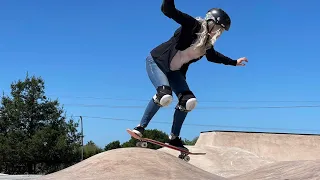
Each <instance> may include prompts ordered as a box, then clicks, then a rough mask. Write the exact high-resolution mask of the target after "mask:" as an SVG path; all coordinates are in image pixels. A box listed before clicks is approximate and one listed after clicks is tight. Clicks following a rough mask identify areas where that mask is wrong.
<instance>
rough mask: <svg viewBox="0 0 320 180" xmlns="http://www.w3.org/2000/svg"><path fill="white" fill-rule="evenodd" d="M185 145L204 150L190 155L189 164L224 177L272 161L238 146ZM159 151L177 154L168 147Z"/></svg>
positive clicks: (194, 150)
mask: <svg viewBox="0 0 320 180" xmlns="http://www.w3.org/2000/svg"><path fill="white" fill-rule="evenodd" d="M186 147H187V148H188V149H189V150H190V151H192V152H206V154H205V155H190V161H189V163H190V164H192V165H194V166H196V167H198V168H200V169H203V170H205V171H207V172H210V173H212V174H216V175H218V176H222V177H225V178H228V177H231V176H236V175H240V174H244V173H247V172H248V171H251V170H254V169H256V168H257V167H260V166H264V165H267V164H270V163H273V162H274V161H269V160H268V159H263V158H261V157H259V156H257V155H255V154H253V153H251V152H249V151H246V150H243V149H240V148H234V147H216V146H202V147H196V146H186ZM159 151H163V152H166V153H169V154H171V155H173V156H176V157H177V156H178V155H179V152H178V151H175V150H172V149H170V148H161V149H159Z"/></svg>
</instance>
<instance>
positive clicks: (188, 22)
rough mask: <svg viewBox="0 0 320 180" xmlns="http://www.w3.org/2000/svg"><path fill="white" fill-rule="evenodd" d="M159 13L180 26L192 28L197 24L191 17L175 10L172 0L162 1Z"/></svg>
mask: <svg viewBox="0 0 320 180" xmlns="http://www.w3.org/2000/svg"><path fill="white" fill-rule="evenodd" d="M161 11H162V12H163V14H164V15H166V16H167V17H169V18H171V19H173V20H174V21H176V22H177V23H179V24H180V25H181V26H185V27H192V26H194V25H195V23H196V22H197V20H196V19H195V18H193V17H192V16H190V15H188V14H186V13H183V12H181V11H179V10H178V9H176V7H175V4H174V0H163V2H162V5H161Z"/></svg>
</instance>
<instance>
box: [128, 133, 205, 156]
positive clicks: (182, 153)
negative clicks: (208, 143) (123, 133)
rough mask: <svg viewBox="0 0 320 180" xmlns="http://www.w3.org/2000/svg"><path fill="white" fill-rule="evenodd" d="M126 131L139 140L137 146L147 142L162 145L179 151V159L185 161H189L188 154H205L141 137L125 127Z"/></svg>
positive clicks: (145, 145) (144, 145)
mask: <svg viewBox="0 0 320 180" xmlns="http://www.w3.org/2000/svg"><path fill="white" fill-rule="evenodd" d="M127 132H128V133H129V134H130V135H131V137H133V138H135V139H137V140H139V142H137V144H136V146H137V147H147V142H149V143H152V144H155V145H159V146H162V147H167V148H170V149H173V150H176V151H179V152H180V155H179V156H178V157H179V158H180V159H183V160H185V161H189V160H190V157H189V156H188V155H189V154H190V155H205V154H206V153H195V152H190V151H187V150H184V149H181V148H178V147H176V146H172V145H170V144H166V143H163V142H160V141H156V140H153V139H149V138H141V137H139V136H138V135H136V134H135V133H134V132H133V131H132V130H131V129H127Z"/></svg>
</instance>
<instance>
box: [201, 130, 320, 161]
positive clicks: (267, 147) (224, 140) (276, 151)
mask: <svg viewBox="0 0 320 180" xmlns="http://www.w3.org/2000/svg"><path fill="white" fill-rule="evenodd" d="M195 146H196V147H202V146H215V147H222V148H227V147H229V148H231V147H232V148H240V149H242V150H246V151H249V152H251V153H253V154H255V155H257V156H259V157H261V158H264V159H269V160H270V161H295V160H315V159H320V153H319V152H320V136H319V135H309V134H284V133H282V134H281V133H256V132H233V131H231V132H228V131H212V132H202V133H201V134H200V136H199V139H198V141H197V143H196V144H195Z"/></svg>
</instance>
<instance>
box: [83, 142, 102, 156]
mask: <svg viewBox="0 0 320 180" xmlns="http://www.w3.org/2000/svg"><path fill="white" fill-rule="evenodd" d="M102 151H103V150H102V149H101V148H99V147H98V146H97V145H96V144H95V143H94V142H93V141H89V142H88V143H87V144H86V145H85V146H84V155H83V159H87V158H89V157H91V156H93V155H96V154H99V153H101V152H102Z"/></svg>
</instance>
